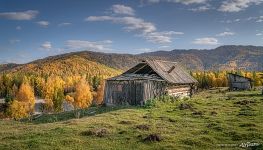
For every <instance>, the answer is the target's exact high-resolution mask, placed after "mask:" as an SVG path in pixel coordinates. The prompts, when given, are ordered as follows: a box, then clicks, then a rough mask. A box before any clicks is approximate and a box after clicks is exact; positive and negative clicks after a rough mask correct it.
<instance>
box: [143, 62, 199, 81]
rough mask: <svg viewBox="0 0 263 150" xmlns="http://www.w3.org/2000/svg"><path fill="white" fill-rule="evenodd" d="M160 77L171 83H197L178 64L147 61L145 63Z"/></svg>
mask: <svg viewBox="0 0 263 150" xmlns="http://www.w3.org/2000/svg"><path fill="white" fill-rule="evenodd" d="M145 62H146V63H147V64H148V65H149V66H150V67H151V68H152V69H153V70H154V71H155V72H156V73H157V74H158V75H159V76H160V77H162V78H163V79H164V80H166V81H167V82H169V83H178V84H187V83H197V80H196V79H194V78H193V77H192V76H191V75H190V74H189V73H188V72H187V71H186V70H184V69H183V68H182V67H181V65H179V64H178V63H177V62H171V61H161V60H146V61H145Z"/></svg>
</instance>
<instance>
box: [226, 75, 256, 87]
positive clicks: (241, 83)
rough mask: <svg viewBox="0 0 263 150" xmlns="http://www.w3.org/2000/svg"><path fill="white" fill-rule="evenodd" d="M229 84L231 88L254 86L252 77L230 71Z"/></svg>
mask: <svg viewBox="0 0 263 150" xmlns="http://www.w3.org/2000/svg"><path fill="white" fill-rule="evenodd" d="M228 86H229V89H230V90H250V89H251V88H252V79H250V78H248V77H244V76H241V75H237V74H233V73H228Z"/></svg>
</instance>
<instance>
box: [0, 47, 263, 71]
mask: <svg viewBox="0 0 263 150" xmlns="http://www.w3.org/2000/svg"><path fill="white" fill-rule="evenodd" d="M147 58H152V59H161V60H169V61H176V62H179V63H180V64H182V65H183V66H185V67H186V68H188V69H191V70H236V69H244V70H256V71H262V70H263V47H257V46H234V45H229V46H220V47H218V48H215V49H211V50H196V49H191V50H172V51H156V52H149V53H143V54H138V55H131V54H115V53H100V52H92V51H82V52H72V53H66V54H62V55H56V56H51V57H47V58H44V59H39V60H35V61H33V62H30V63H27V64H22V65H17V64H6V65H0V72H3V71H6V72H13V73H14V72H26V73H37V74H44V75H50V74H57V75H64V74H82V73H87V72H91V74H102V75H106V76H112V75H115V74H118V73H120V72H121V70H127V69H128V68H130V67H132V66H134V65H135V64H136V63H138V62H139V61H141V60H143V59H147Z"/></svg>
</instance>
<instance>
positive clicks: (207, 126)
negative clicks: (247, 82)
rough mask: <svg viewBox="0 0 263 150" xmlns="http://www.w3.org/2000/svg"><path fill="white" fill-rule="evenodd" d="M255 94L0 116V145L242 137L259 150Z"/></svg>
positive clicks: (184, 145) (167, 144)
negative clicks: (25, 118)
mask: <svg viewBox="0 0 263 150" xmlns="http://www.w3.org/2000/svg"><path fill="white" fill-rule="evenodd" d="M220 91H221V92H220ZM259 93H260V91H247V92H227V91H222V89H221V90H213V91H204V92H201V93H199V94H198V95H194V97H193V98H192V99H188V100H181V101H174V102H168V100H167V101H166V102H157V103H155V105H151V107H148V108H143V107H128V108H127V107H122V108H121V107H115V108H114V107H113V108H112V107H100V108H97V107H92V108H89V109H85V110H82V111H81V118H80V119H76V118H75V117H74V116H75V115H74V113H73V112H64V113H60V114H50V115H48V114H46V115H44V116H41V117H39V118H37V119H34V120H33V121H32V122H18V121H10V120H2V121H0V126H1V130H0V138H1V141H0V149H3V150H5V149H7V150H11V149H14V150H16V149H83V150H85V149H112V150H113V149H114V150H122V149H142V150H145V149H151V150H152V149H156V150H159V149H200V150H203V149H236V150H239V149H240V150H242V149H244V148H241V147H239V145H240V144H242V143H247V142H251V143H258V144H261V145H260V146H258V149H262V147H263V145H262V141H263V131H262V129H263V124H262V122H263V117H262V111H261V110H262V109H263V108H262V106H263V101H262V100H260V99H262V98H261V96H260V95H258V94H259ZM149 135H152V136H149ZM149 137H152V138H149ZM156 137H158V139H157V138H156ZM228 144H229V145H230V144H231V147H228ZM221 145H223V146H222V147H221ZM226 146H227V147H226ZM250 148H251V149H256V147H250ZM250 148H249V149H250Z"/></svg>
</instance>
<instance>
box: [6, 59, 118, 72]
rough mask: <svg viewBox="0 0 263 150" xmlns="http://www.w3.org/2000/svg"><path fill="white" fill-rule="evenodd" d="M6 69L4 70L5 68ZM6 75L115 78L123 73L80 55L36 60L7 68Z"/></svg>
mask: <svg viewBox="0 0 263 150" xmlns="http://www.w3.org/2000/svg"><path fill="white" fill-rule="evenodd" d="M3 69H4V68H3ZM3 71H5V72H6V73H11V74H16V73H20V74H34V75H41V76H50V75H57V76H72V75H84V74H85V75H86V74H89V75H91V76H105V77H109V76H114V75H117V74H119V73H120V72H121V71H120V70H118V69H114V68H111V67H108V66H106V65H103V64H100V63H98V62H94V61H91V60H88V59H85V58H83V57H81V56H78V55H68V54H66V55H59V56H52V57H47V58H45V59H40V60H36V61H33V62H30V63H27V64H23V65H17V66H15V65H14V66H10V67H9V68H8V67H6V69H5V70H3Z"/></svg>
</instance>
